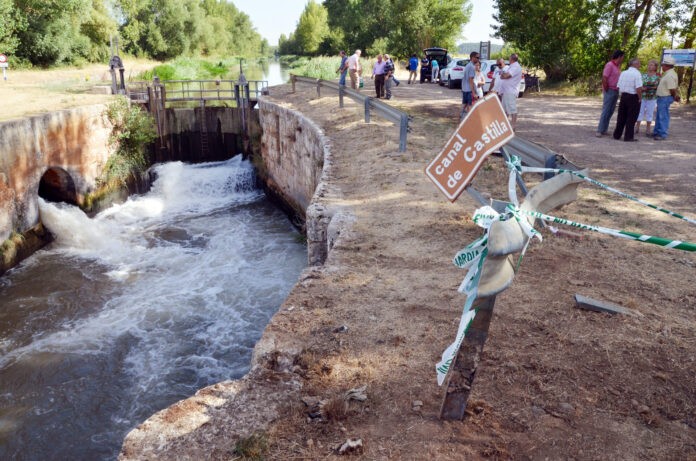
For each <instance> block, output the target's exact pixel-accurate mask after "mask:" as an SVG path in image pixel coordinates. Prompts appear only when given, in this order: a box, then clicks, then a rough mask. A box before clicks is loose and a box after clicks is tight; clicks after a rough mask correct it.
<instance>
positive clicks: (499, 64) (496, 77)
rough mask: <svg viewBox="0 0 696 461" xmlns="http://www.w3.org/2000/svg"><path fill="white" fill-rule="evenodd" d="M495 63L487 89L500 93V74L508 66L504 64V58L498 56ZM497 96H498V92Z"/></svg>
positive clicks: (506, 69) (505, 70)
mask: <svg viewBox="0 0 696 461" xmlns="http://www.w3.org/2000/svg"><path fill="white" fill-rule="evenodd" d="M495 64H496V65H495V71H494V72H493V80H491V84H490V86H489V87H488V88H489V91H491V92H493V93H496V94H498V93H500V82H502V80H501V78H500V76H501V75H502V74H503V72H507V71H508V69H510V67H508V66H507V65H506V64H505V60H504V59H503V58H498V60H497V61H496V62H495ZM498 97H500V94H498Z"/></svg>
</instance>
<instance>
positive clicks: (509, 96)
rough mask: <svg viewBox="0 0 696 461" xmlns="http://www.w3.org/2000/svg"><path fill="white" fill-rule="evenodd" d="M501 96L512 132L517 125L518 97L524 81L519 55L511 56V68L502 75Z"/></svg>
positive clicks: (513, 54)
mask: <svg viewBox="0 0 696 461" xmlns="http://www.w3.org/2000/svg"><path fill="white" fill-rule="evenodd" d="M500 78H501V80H502V82H501V83H500V94H502V95H503V100H502V102H503V110H504V111H505V113H506V114H507V116H508V118H509V119H510V125H512V130H513V131H514V130H515V126H516V125H517V95H518V93H519V92H520V80H522V66H520V63H519V57H518V56H517V53H512V54H511V55H510V67H509V68H508V70H507V72H503V73H502V74H500Z"/></svg>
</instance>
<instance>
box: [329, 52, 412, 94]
mask: <svg viewBox="0 0 696 461" xmlns="http://www.w3.org/2000/svg"><path fill="white" fill-rule="evenodd" d="M340 54H341V64H340V65H339V66H338V69H337V70H336V73H337V74H339V75H340V79H339V85H344V86H345V84H346V74H349V75H350V87H351V88H352V89H354V90H357V89H359V85H358V82H359V79H360V78H361V76H362V66H361V65H360V55H361V54H362V52H361V51H360V50H355V53H354V54H353V55H352V56H351V57H347V56H346V52H345V51H341V53H340ZM395 70H396V67H395V66H394V61H392V59H391V57H390V56H389V55H388V54H385V55H384V56H382V55H381V54H378V55H377V62H375V63H374V65H373V66H372V75H371V76H370V78H371V79H373V80H374V81H375V92H376V93H377V98H385V99H391V97H392V91H391V89H392V85H396V86H399V84H400V83H401V82H399V81H398V80H397V79H396V76H395V75H394V72H395ZM409 83H410V78H409Z"/></svg>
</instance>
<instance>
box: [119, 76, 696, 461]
mask: <svg viewBox="0 0 696 461" xmlns="http://www.w3.org/2000/svg"><path fill="white" fill-rule="evenodd" d="M298 89H299V86H298ZM289 91H290V89H289V88H288V87H287V86H283V87H277V88H274V89H273V99H274V100H275V101H277V102H279V103H282V104H286V105H290V106H293V107H295V108H296V109H298V110H301V111H303V112H304V113H305V114H306V115H308V116H309V117H310V118H312V119H313V120H315V121H316V122H317V123H318V124H319V125H321V126H322V128H323V129H324V131H325V133H326V135H327V136H328V138H329V139H330V140H331V143H332V146H331V150H332V152H333V158H334V163H335V168H334V170H333V171H334V174H333V176H332V177H331V178H329V179H330V181H331V183H332V184H333V185H334V186H337V187H338V188H339V189H340V190H341V192H342V196H343V197H342V198H336V199H335V200H336V201H340V202H341V203H340V204H341V205H345V206H350V207H351V208H352V211H353V213H354V214H355V216H356V218H357V220H356V222H355V223H354V224H353V225H352V228H351V229H350V231H348V232H344V233H342V234H341V236H340V238H339V239H338V241H337V242H336V244H335V246H334V248H333V250H332V251H331V253H330V254H329V258H328V260H327V262H326V264H325V265H324V266H322V267H320V268H313V269H312V268H310V269H307V270H306V271H305V273H304V274H303V277H302V278H301V280H300V281H299V282H298V284H297V285H296V286H295V288H294V289H293V291H292V293H291V294H290V296H289V297H288V299H287V300H286V302H285V304H284V305H283V306H282V308H281V311H280V312H279V313H278V314H277V315H275V316H274V317H273V319H272V321H271V323H270V324H269V325H268V327H267V328H266V330H265V332H264V339H263V340H262V342H264V341H265V343H266V345H268V344H269V343H271V344H272V345H273V347H274V348H275V350H276V351H278V352H279V354H278V357H279V359H278V360H277V361H274V360H268V359H267V360H265V361H262V362H260V363H261V365H262V367H260V368H257V369H256V370H255V371H254V372H253V373H252V374H251V375H250V376H249V377H248V379H247V381H245V382H243V384H235V383H231V382H228V383H221V384H218V385H216V386H213V387H211V388H208V389H206V390H204V391H201V393H199V396H198V397H195V398H192V399H189V400H187V401H184V402H181V403H180V404H177V405H176V406H174V407H172V408H170V409H169V410H166V411H165V412H163V413H161V414H159V415H160V421H165V422H167V421H168V422H169V423H171V426H170V427H169V429H167V431H168V432H162V433H161V437H160V438H159V439H157V437H158V436H157V435H156V434H155V435H153V437H152V438H150V439H148V440H149V441H150V442H152V441H156V440H159V441H160V444H159V446H157V444H150V445H149V446H148V448H147V449H143V446H144V445H141V444H140V443H141V442H139V441H138V440H130V441H129V440H128V439H127V440H126V443H125V444H124V449H123V452H122V458H123V459H144V458H149V459H156V458H161V459H185V458H191V459H193V458H196V457H197V456H200V455H201V454H203V453H205V455H206V457H207V458H209V459H235V458H236V457H237V455H236V454H235V452H234V447H235V444H236V439H237V438H238V437H240V436H248V434H249V432H250V431H252V430H253V427H246V429H245V431H241V432H240V430H239V426H240V425H241V426H245V425H246V426H254V424H255V423H254V421H258V420H259V419H263V418H264V417H271V418H272V419H273V420H272V422H270V424H268V425H266V427H265V437H266V438H267V440H268V443H269V447H268V450H267V452H266V455H267V457H268V459H334V458H335V459H342V458H343V457H342V456H339V455H338V454H337V452H336V449H337V447H338V446H340V445H341V444H342V443H343V442H345V441H346V439H348V438H360V439H362V442H363V450H362V452H361V453H359V454H358V455H357V456H356V457H355V459H371V460H373V459H379V460H382V459H384V460H387V459H394V460H396V459H398V460H422V459H437V460H454V459H467V460H471V459H588V460H589V459H646V460H648V459H650V460H652V459H669V460H683V459H694V458H696V379H694V378H695V376H694V374H695V373H694V370H696V320H695V318H694V308H696V284H694V280H696V257H695V256H694V255H693V254H689V253H684V252H679V251H674V250H664V249H662V248H659V247H655V246H651V245H647V244H641V243H636V242H629V241H624V240H618V239H614V238H611V237H608V236H602V235H597V234H594V235H590V234H589V233H584V234H583V236H584V238H583V239H582V240H569V239H565V238H557V237H554V236H552V235H551V234H550V233H549V232H548V231H545V232H544V241H543V242H542V243H538V242H534V243H532V244H531V246H530V249H529V251H528V253H527V256H526V257H525V258H524V261H523V263H522V266H521V268H520V270H519V272H518V274H517V277H516V279H515V280H514V282H513V284H512V286H511V288H509V289H508V290H507V291H505V292H504V293H502V294H501V295H499V296H498V298H497V303H496V308H495V313H494V317H493V321H492V325H491V330H490V332H489V337H488V341H487V344H486V347H485V349H484V354H483V359H482V362H481V364H480V366H479V369H478V373H477V376H476V381H475V384H474V390H473V393H472V398H471V400H470V401H469V406H468V409H467V416H466V418H465V420H464V421H463V422H442V421H440V420H438V413H439V408H440V403H441V400H442V396H443V389H442V388H439V387H438V386H437V383H436V380H435V368H434V366H435V363H436V362H437V361H438V359H439V357H440V354H441V353H442V351H443V350H444V348H445V347H446V346H447V345H448V344H449V343H450V342H451V341H452V340H453V338H454V335H455V333H456V329H457V324H458V322H459V317H460V314H461V308H462V306H463V304H464V297H463V295H460V294H459V293H457V291H456V289H457V287H458V286H459V283H460V282H461V279H462V278H463V277H464V275H465V274H464V272H463V271H461V270H459V269H457V268H456V267H454V266H453V264H452V257H453V256H454V254H455V253H456V252H457V251H458V250H459V249H461V248H462V247H463V246H465V245H466V244H468V243H470V242H471V241H473V240H474V239H475V238H477V237H478V236H479V235H480V234H481V229H480V228H478V227H476V226H475V225H474V223H473V222H472V220H471V214H472V212H473V210H474V209H475V208H476V206H477V205H476V204H475V202H474V201H473V200H472V199H470V198H469V197H468V196H466V195H463V196H462V197H461V198H460V199H459V200H458V201H457V202H456V203H455V204H450V203H449V202H448V201H447V200H446V199H445V198H444V197H443V196H442V195H441V194H440V193H439V192H438V191H437V190H436V189H435V187H434V186H433V185H432V184H431V183H430V181H429V180H428V179H427V178H426V176H425V174H424V173H423V168H424V167H425V165H426V164H427V163H428V162H429V161H430V160H431V159H432V158H433V157H434V155H435V154H436V153H437V152H438V151H439V149H440V148H441V146H442V145H443V144H444V142H445V140H446V137H447V136H448V135H449V133H450V132H451V130H452V129H453V128H454V126H455V120H456V118H457V116H458V113H459V107H460V106H459V102H460V97H461V93H460V92H459V91H453V90H446V89H443V88H441V87H437V86H435V85H427V84H426V85H420V84H416V85H407V84H406V82H405V80H404V82H403V83H402V85H401V86H400V87H398V88H396V89H395V91H394V93H395V99H394V100H392V102H393V103H394V104H395V105H397V106H399V107H401V108H403V109H405V110H407V111H409V112H410V113H411V114H412V115H413V116H414V120H413V123H412V127H413V132H412V133H410V134H409V138H408V151H407V152H406V153H399V152H397V149H398V128H397V127H394V126H393V125H392V124H390V123H387V122H384V121H383V120H381V119H379V118H378V117H373V118H372V123H370V124H364V123H363V121H362V110H363V109H362V107H359V106H357V105H356V104H354V103H352V102H350V101H349V100H348V99H346V107H345V108H344V109H342V110H341V109H338V104H337V97H336V96H334V95H331V96H327V97H324V98H321V99H318V100H317V99H311V98H313V97H314V96H315V95H316V93H315V90H314V89H312V88H309V87H308V88H306V89H304V88H303V89H301V91H298V93H297V94H290V92H289ZM366 91H370V90H369V89H366ZM308 101H309V102H308ZM600 104H601V103H600V101H599V100H596V99H582V98H561V97H554V98H551V97H544V96H539V97H525V98H523V99H522V100H520V101H519V107H520V113H521V114H520V122H519V126H518V132H519V134H521V135H522V136H525V137H526V138H527V139H530V140H533V141H537V142H541V143H543V144H545V145H547V146H548V147H550V148H552V149H554V150H556V151H557V152H560V153H564V154H565V155H567V156H568V157H569V159H570V160H572V161H574V162H575V163H577V164H579V165H581V166H586V167H588V168H590V173H591V176H592V177H594V178H596V179H598V180H600V181H603V182H606V183H608V184H610V185H612V186H614V187H616V188H618V189H620V190H623V191H625V192H627V193H629V194H632V195H637V196H640V197H642V198H644V199H646V200H648V201H651V202H653V203H657V204H661V205H663V206H665V207H667V208H670V209H672V210H674V211H677V212H681V213H684V214H687V215H689V216H694V215H696V209H695V208H694V203H696V200H695V199H696V181H694V178H695V177H696V148H695V147H694V146H695V145H696V130H694V129H693V128H694V110H693V109H688V108H685V107H684V106H680V107H676V108H675V109H674V111H673V122H672V126H671V129H670V135H671V137H670V139H669V140H667V141H665V142H662V143H658V142H654V141H650V140H647V138H641V139H640V142H638V143H624V142H619V141H613V140H611V139H608V138H602V139H599V140H598V139H596V138H595V137H594V133H595V131H596V123H597V118H598V116H599V113H600V110H601V107H600ZM529 179H532V180H538V178H534V177H530V178H529ZM506 181H507V169H506V168H505V166H504V165H503V163H502V161H501V160H500V159H499V158H491V159H489V160H488V162H487V164H486V165H485V166H484V168H483V169H482V170H481V172H480V173H479V175H478V177H477V178H476V180H475V186H476V187H477V189H479V190H480V191H486V192H489V193H491V194H492V195H493V196H494V197H496V198H501V199H505V198H506V193H505V190H506ZM579 195H580V199H579V200H578V201H577V202H576V203H573V204H571V205H569V206H566V207H564V208H563V209H562V210H557V211H555V212H554V213H555V214H556V215H558V216H562V217H566V218H569V219H573V220H576V221H579V222H585V223H589V224H597V225H602V226H607V227H614V228H620V229H627V230H632V231H638V232H641V233H646V234H651V235H657V236H663V237H669V238H679V239H683V240H687V241H692V242H693V241H696V232H694V228H693V227H690V226H689V225H687V224H686V223H681V222H679V221H677V220H675V219H672V218H669V217H668V216H666V215H663V214H660V213H657V212H654V211H652V210H649V209H646V208H643V207H639V206H637V205H636V204H634V203H632V202H629V201H627V200H625V199H621V198H619V197H617V196H614V195H610V194H608V193H606V192H604V191H602V190H600V189H598V188H595V187H590V186H584V185H583V186H581V188H580V194H579ZM575 293H579V294H583V295H586V296H590V297H593V298H597V299H601V300H604V301H609V302H613V303H618V304H622V305H624V306H627V307H630V308H633V309H636V310H638V311H640V312H641V313H642V314H644V316H643V317H642V318H641V317H626V316H611V315H608V314H598V313H592V312H587V311H581V310H578V309H576V308H575V307H574V301H573V295H574V294H575ZM343 327H346V328H343ZM269 338H270V339H269ZM287 354H289V355H290V356H291V357H292V363H287V362H284V357H286V356H287ZM266 357H273V354H270V355H267V356H266ZM278 370H286V371H278ZM285 383H287V384H285ZM364 385H367V390H366V393H367V400H366V401H364V402H355V401H352V402H351V403H350V405H349V407H348V409H347V410H345V407H344V406H343V403H342V398H343V395H344V394H345V393H346V392H347V391H348V390H350V389H354V388H358V387H361V386H364ZM240 388H245V389H246V391H245V392H248V393H250V394H252V395H253V399H256V400H254V401H255V402H257V403H256V405H257V406H258V407H259V408H261V409H263V408H266V407H267V406H269V405H270V404H271V403H274V404H275V403H277V402H280V404H279V405H280V406H279V411H278V412H277V413H274V412H267V413H266V414H263V415H262V414H257V415H253V414H251V413H253V412H254V410H251V409H250V408H249V407H247V408H239V407H238V406H236V405H235V403H234V402H235V399H236V398H237V397H238V396H239V395H241V394H239V393H238V392H239V390H240ZM265 391H268V392H269V394H268V395H270V396H271V397H270V398H269V401H267V402H266V401H264V400H263V399H264V392H265ZM236 396H237V397H236ZM306 396H311V397H316V398H318V399H322V400H326V401H327V402H328V403H327V405H325V406H324V410H323V411H322V412H317V409H316V408H312V407H311V404H312V402H311V399H305V400H306V401H308V402H310V407H308V406H307V405H306V404H305V403H303V402H302V400H301V397H306ZM258 400H261V402H258ZM414 401H421V402H422V406H421V407H419V406H416V407H415V408H414ZM193 411H197V412H198V414H200V415H203V417H201V418H198V421H199V422H198V423H196V424H195V425H193V426H191V427H184V426H183V425H181V424H179V423H178V422H177V421H183V420H184V419H185V416H186V413H187V412H193ZM230 421H236V423H235V424H236V428H235V429H232V428H231V427H232V425H230V424H229V422H230ZM151 424H152V423H150V422H147V423H145V424H144V425H143V429H147V428H148V425H151ZM150 427H152V426H150ZM165 439H166V440H169V442H166V443H165V442H164V441H165ZM143 442H145V441H143Z"/></svg>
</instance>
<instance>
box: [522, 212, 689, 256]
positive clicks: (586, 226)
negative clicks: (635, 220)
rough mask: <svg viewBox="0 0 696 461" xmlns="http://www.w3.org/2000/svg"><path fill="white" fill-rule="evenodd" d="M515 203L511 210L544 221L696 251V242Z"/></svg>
mask: <svg viewBox="0 0 696 461" xmlns="http://www.w3.org/2000/svg"><path fill="white" fill-rule="evenodd" d="M512 207H513V205H512V204H510V205H508V209H510V211H511V212H512V211H515V212H517V213H522V214H526V215H529V216H533V217H535V218H539V219H543V220H544V221H550V222H553V223H557V224H565V225H568V226H572V227H577V228H579V229H587V230H591V231H595V232H599V233H602V234H608V235H612V236H614V237H619V238H624V239H628V240H636V241H638V242H645V243H652V244H654V245H659V246H661V247H665V248H674V249H675V250H684V251H696V244H693V243H689V242H683V241H681V240H670V239H665V238H661V237H653V236H651V235H643V234H636V233H634V232H628V231H624V230H617V229H610V228H608V227H600V226H593V225H591V224H582V223H577V222H575V221H571V220H569V219H563V218H556V217H555V216H549V215H547V214H544V213H539V212H538V211H526V210H514V209H513V208H512Z"/></svg>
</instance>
